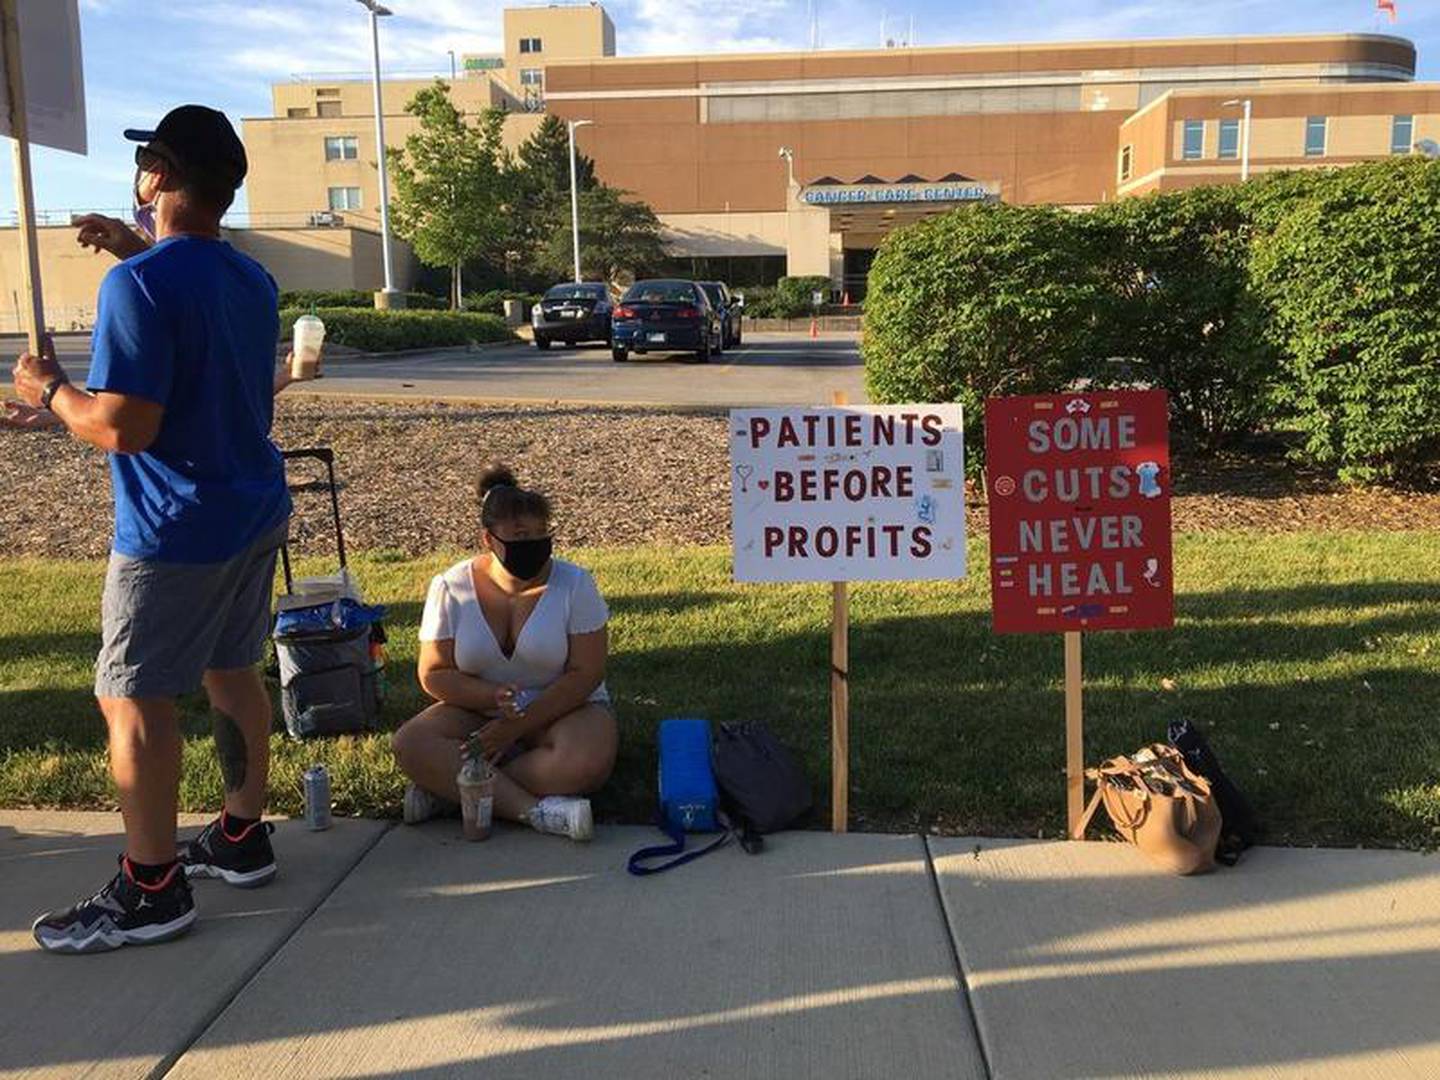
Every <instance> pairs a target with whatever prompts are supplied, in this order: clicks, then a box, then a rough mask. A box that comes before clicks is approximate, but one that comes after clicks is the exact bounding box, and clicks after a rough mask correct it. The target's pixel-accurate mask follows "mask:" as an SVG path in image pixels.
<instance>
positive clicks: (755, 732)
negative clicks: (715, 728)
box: [629, 720, 811, 875]
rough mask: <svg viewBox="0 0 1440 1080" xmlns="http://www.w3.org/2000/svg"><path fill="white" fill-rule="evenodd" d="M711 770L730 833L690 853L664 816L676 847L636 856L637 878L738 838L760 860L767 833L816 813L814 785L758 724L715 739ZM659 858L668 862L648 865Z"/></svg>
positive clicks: (723, 731) (726, 727) (724, 731)
mask: <svg viewBox="0 0 1440 1080" xmlns="http://www.w3.org/2000/svg"><path fill="white" fill-rule="evenodd" d="M710 765H711V769H712V771H713V772H714V774H715V782H716V785H717V786H718V787H719V790H720V808H721V813H720V820H721V824H722V825H723V827H724V832H723V833H721V835H720V836H719V838H718V839H715V840H712V841H710V843H708V844H706V845H705V846H704V847H702V848H699V849H698V850H695V851H689V852H687V851H685V832H684V830H683V829H681V828H679V827H677V826H676V825H675V824H674V823H672V822H670V821H668V820H667V818H666V816H665V814H664V813H663V812H662V813H661V814H660V818H659V822H658V824H659V826H660V828H661V829H662V830H663V831H664V832H665V834H666V835H667V836H669V837H670V843H669V844H663V845H660V846H656V847H647V848H642V849H641V850H639V851H637V852H635V854H634V855H632V856H630V861H629V870H630V872H631V873H632V874H637V875H645V874H658V873H660V872H661V871H662V870H670V869H672V868H674V867H676V866H680V865H682V864H684V863H687V862H690V861H692V860H694V859H698V858H700V856H702V855H708V854H709V853H710V852H712V851H714V850H716V849H717V848H720V847H723V846H724V845H725V844H726V843H728V842H729V840H730V838H731V837H738V838H739V840H740V846H741V847H742V848H744V849H745V850H746V851H747V852H749V853H750V854H751V855H758V854H759V853H760V852H761V851H762V850H764V847H765V841H764V839H763V835H764V834H765V833H773V832H779V831H780V830H782V829H787V828H789V827H790V826H791V825H793V824H795V823H796V822H797V821H798V820H799V819H800V818H801V817H803V816H804V815H805V814H806V813H808V812H809V810H810V805H811V795H810V782H809V780H808V779H807V778H806V776H805V772H804V770H803V769H801V768H800V766H799V764H798V763H797V762H796V761H795V758H794V757H793V756H792V755H791V753H790V751H789V750H787V749H786V748H785V746H784V745H783V744H782V743H781V742H780V741H779V740H778V739H776V738H775V736H774V734H773V733H772V732H771V731H770V729H769V728H768V727H766V726H765V725H764V724H763V723H761V722H760V721H758V720H751V721H747V722H745V723H740V724H721V725H720V730H719V732H718V733H716V734H714V735H713V736H712V740H711V748H710ZM658 858H664V859H665V860H666V861H665V862H663V863H660V864H658V865H654V866H651V865H647V864H648V863H649V862H650V860H652V859H658Z"/></svg>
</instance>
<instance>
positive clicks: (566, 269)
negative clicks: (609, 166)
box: [539, 184, 665, 285]
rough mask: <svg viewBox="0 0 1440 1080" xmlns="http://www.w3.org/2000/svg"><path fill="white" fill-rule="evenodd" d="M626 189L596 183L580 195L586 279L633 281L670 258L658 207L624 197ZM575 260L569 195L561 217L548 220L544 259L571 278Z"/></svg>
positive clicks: (545, 263) (541, 258)
mask: <svg viewBox="0 0 1440 1080" xmlns="http://www.w3.org/2000/svg"><path fill="white" fill-rule="evenodd" d="M625 194H626V193H625V192H623V191H619V190H617V189H615V188H612V187H607V186H605V185H604V184H597V185H595V186H594V187H592V188H591V189H590V190H589V191H586V192H584V193H583V194H582V195H581V196H580V198H579V206H580V269H581V276H582V277H583V278H584V279H585V280H586V281H606V282H610V283H611V284H612V285H620V284H624V283H628V282H630V281H633V280H635V279H636V278H639V277H644V276H646V275H647V274H649V273H652V272H654V271H655V270H656V269H657V268H658V267H659V266H660V264H661V262H662V261H663V260H664V258H665V247H664V244H663V243H662V241H661V233H660V220H659V219H658V218H657V217H656V216H655V211H653V210H651V209H650V207H649V206H647V205H646V204H645V203H643V202H637V201H632V200H630V199H627V198H625ZM574 263H575V260H574V233H573V230H572V228H571V221H570V208H569V199H568V197H567V199H566V205H565V213H564V215H563V217H562V219H561V220H560V221H558V222H556V221H552V222H551V223H550V224H549V232H548V235H547V237H546V240H545V243H544V246H543V247H542V248H541V250H540V253H539V264H540V265H542V266H544V267H545V268H546V269H548V270H549V271H550V272H551V273H552V274H554V275H555V276H556V277H561V278H564V279H565V280H567V281H568V280H569V279H570V277H571V275H573V273H574Z"/></svg>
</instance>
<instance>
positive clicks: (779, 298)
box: [731, 277, 830, 319]
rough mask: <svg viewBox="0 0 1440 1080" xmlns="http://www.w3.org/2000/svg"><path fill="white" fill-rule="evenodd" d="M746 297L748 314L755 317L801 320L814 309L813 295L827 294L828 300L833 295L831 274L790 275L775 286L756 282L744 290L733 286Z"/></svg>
mask: <svg viewBox="0 0 1440 1080" xmlns="http://www.w3.org/2000/svg"><path fill="white" fill-rule="evenodd" d="M731 292H739V293H741V294H743V295H744V297H745V314H746V315H748V316H750V317H751V318H755V319H800V318H804V317H805V316H806V315H809V314H810V313H811V312H813V311H814V310H815V308H814V305H813V304H812V303H811V295H812V294H813V293H816V292H822V293H824V294H825V298H826V303H828V302H829V298H830V279H829V278H828V277H787V278H781V279H780V283H779V284H778V285H776V286H774V287H773V288H772V287H769V286H762V285H756V286H752V287H749V288H744V289H732V290H731Z"/></svg>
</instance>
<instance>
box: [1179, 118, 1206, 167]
mask: <svg viewBox="0 0 1440 1080" xmlns="http://www.w3.org/2000/svg"><path fill="white" fill-rule="evenodd" d="M1180 156H1181V157H1183V158H1184V159H1185V160H1186V161H1198V160H1200V159H1201V158H1202V157H1204V156H1205V121H1204V120H1186V121H1185V142H1184V144H1183V146H1182V148H1181V151H1180Z"/></svg>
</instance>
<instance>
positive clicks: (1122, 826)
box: [1080, 743, 1220, 875]
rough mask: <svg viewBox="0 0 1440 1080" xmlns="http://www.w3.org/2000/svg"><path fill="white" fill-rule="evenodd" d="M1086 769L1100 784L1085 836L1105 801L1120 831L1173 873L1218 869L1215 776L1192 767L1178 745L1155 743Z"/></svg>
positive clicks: (1087, 816)
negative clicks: (1212, 778)
mask: <svg viewBox="0 0 1440 1080" xmlns="http://www.w3.org/2000/svg"><path fill="white" fill-rule="evenodd" d="M1086 775H1087V776H1089V777H1090V778H1091V779H1092V780H1094V781H1095V784H1096V788H1095V794H1094V795H1093V796H1092V797H1091V799H1090V803H1089V805H1088V806H1087V807H1086V808H1085V816H1084V817H1083V818H1081V820H1080V835H1081V836H1084V835H1085V829H1086V827H1087V826H1088V825H1089V824H1090V819H1091V818H1092V817H1093V816H1094V815H1095V810H1096V808H1097V807H1098V806H1099V805H1100V804H1101V803H1102V802H1103V803H1104V804H1105V813H1106V814H1108V815H1109V817H1110V822H1111V824H1113V825H1114V826H1115V831H1116V832H1118V833H1119V834H1120V835H1121V836H1123V837H1124V838H1125V839H1126V840H1128V841H1130V843H1132V844H1134V845H1135V846H1136V847H1138V848H1139V849H1140V850H1141V851H1143V852H1144V853H1145V854H1146V855H1148V856H1149V857H1150V858H1151V859H1152V860H1154V861H1155V862H1156V863H1158V864H1159V865H1160V866H1162V867H1164V868H1165V869H1166V870H1168V871H1170V872H1171V873H1173V874H1182V875H1185V874H1204V873H1208V872H1209V871H1211V870H1213V869H1215V845H1216V843H1217V842H1218V841H1219V839H1220V808H1219V807H1218V806H1216V805H1215V799H1214V797H1213V796H1212V795H1211V793H1210V782H1209V781H1208V780H1206V779H1205V778H1204V777H1203V776H1200V775H1198V774H1197V773H1194V772H1192V771H1191V770H1190V768H1189V767H1188V766H1187V765H1186V764H1185V758H1184V757H1183V756H1182V755H1181V754H1180V752H1179V751H1178V750H1176V749H1175V748H1174V747H1171V746H1166V745H1165V744H1164V743H1153V744H1152V745H1150V746H1147V747H1144V748H1142V749H1140V750H1137V751H1136V752H1135V753H1134V754H1131V755H1129V756H1126V755H1124V754H1122V755H1120V756H1119V757H1113V758H1111V759H1110V760H1109V761H1107V762H1105V763H1104V764H1103V765H1101V766H1100V767H1099V768H1098V769H1091V770H1089V771H1088V772H1087V773H1086Z"/></svg>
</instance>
